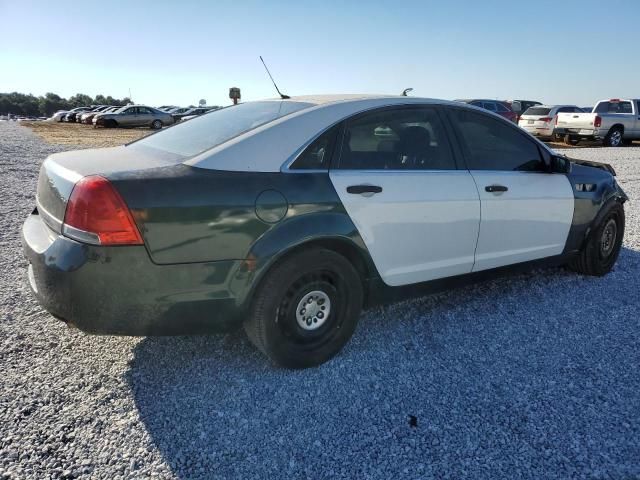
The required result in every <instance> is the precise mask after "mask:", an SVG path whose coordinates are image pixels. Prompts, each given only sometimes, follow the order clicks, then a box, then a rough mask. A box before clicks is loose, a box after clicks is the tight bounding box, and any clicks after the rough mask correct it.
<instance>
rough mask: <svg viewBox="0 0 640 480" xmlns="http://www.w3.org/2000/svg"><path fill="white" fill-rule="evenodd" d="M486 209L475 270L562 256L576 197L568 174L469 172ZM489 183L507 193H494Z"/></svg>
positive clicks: (482, 208) (481, 225)
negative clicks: (505, 189)
mask: <svg viewBox="0 0 640 480" xmlns="http://www.w3.org/2000/svg"><path fill="white" fill-rule="evenodd" d="M471 174H472V175H473V178H474V179H475V181H476V184H477V185H478V191H479V193H480V202H481V210H482V222H481V224H480V235H479V237H478V246H477V248H476V259H475V265H474V267H473V271H474V272H476V271H480V270H487V269H489V268H494V267H500V266H504V265H511V264H515V263H520V262H526V261H529V260H536V259H539V258H544V257H550V256H553V255H559V254H561V253H562V251H563V250H564V247H565V243H566V241H567V236H568V234H569V229H570V227H571V222H572V219H573V209H574V196H573V190H572V188H571V184H570V182H569V180H568V179H567V177H566V176H565V175H561V174H552V173H532V172H497V171H481V170H473V171H471ZM488 185H502V186H505V187H507V188H508V189H509V190H508V191H506V192H496V193H491V192H487V191H485V187H486V186H488Z"/></svg>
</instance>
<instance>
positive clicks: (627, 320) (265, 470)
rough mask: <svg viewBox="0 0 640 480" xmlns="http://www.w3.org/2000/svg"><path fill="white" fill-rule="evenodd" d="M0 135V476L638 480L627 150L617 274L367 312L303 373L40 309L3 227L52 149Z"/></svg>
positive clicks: (238, 353) (21, 131)
mask: <svg viewBox="0 0 640 480" xmlns="http://www.w3.org/2000/svg"><path fill="white" fill-rule="evenodd" d="M63 148H69V147H53V146H49V145H46V144H44V143H43V142H42V141H41V140H40V139H38V137H36V136H34V135H33V134H32V133H30V132H29V131H28V130H27V129H25V128H24V127H20V126H18V125H15V124H10V123H8V122H0V182H1V183H0V185H1V191H2V199H3V202H2V203H0V269H1V271H2V275H1V277H0V367H1V372H2V375H1V376H0V479H7V478H16V479H18V478H19V479H23V478H29V479H31V478H33V479H46V478H104V479H118V478H183V479H186V478H189V479H197V478H242V479H245V478H269V479H273V478H312V479H319V478H429V477H437V478H473V479H480V478H491V479H496V478H531V479H539V478H563V479H566V478H602V479H605V478H606V479H610V478H616V479H630V478H636V479H640V423H639V421H640V369H638V366H639V365H640V350H639V349H638V344H639V341H640V328H639V327H640V320H639V315H638V313H639V311H640V295H638V286H639V279H640V218H639V216H640V208H639V207H638V204H637V203H634V202H633V200H634V199H638V198H640V148H637V147H634V148H620V149H602V148H601V149H576V150H574V151H572V152H571V153H572V155H575V156H579V157H582V158H587V159H596V160H597V159H603V160H606V161H608V162H610V163H612V164H613V165H614V166H615V168H616V170H617V171H618V175H619V180H620V182H621V183H622V184H623V187H624V188H625V190H626V191H627V193H628V194H629V196H630V197H631V199H632V202H629V203H628V204H627V231H626V237H625V242H624V249H623V251H622V253H621V255H620V259H619V261H618V264H617V266H616V268H615V270H614V271H613V272H612V273H611V274H609V275H608V276H606V277H605V278H591V277H584V276H580V275H576V274H572V273H569V272H566V271H564V270H562V269H552V270H545V271H537V272H533V273H531V274H526V275H519V276H516V277H511V278H508V279H504V278H503V279H500V280H496V281H492V282H489V283H484V284H479V285H476V286H472V287H467V288H464V289H461V290H456V291H453V292H449V293H446V294H442V295H439V296H432V297H425V298H421V299H417V300H412V301H407V302H404V303H400V304H395V305H392V306H389V307H385V308H378V309H374V310H371V311H369V312H367V313H366V314H365V315H363V317H362V319H361V322H360V324H359V327H358V330H357V331H356V333H355V336H354V338H353V340H352V341H351V342H350V343H349V345H348V346H347V348H346V349H345V350H344V351H343V352H342V353H341V354H340V355H339V356H338V357H337V358H336V359H334V360H333V361H331V362H329V363H328V364H325V365H323V366H322V367H320V368H317V369H313V370H307V371H295V372H292V371H285V370H280V369H276V368H274V367H272V366H271V365H270V364H268V363H267V362H266V361H265V359H264V358H263V357H262V356H261V355H259V354H258V353H257V352H256V351H255V350H254V349H253V348H252V347H251V346H250V345H249V343H248V341H247V340H246V339H245V338H244V337H243V335H242V334H241V333H237V334H232V335H227V336H209V337H205V336H203V337H181V338H127V337H96V336H88V335H85V334H83V333H80V332H78V331H74V330H71V329H68V328H67V327H65V326H64V325H62V324H61V323H60V322H58V321H56V320H55V319H53V318H52V317H51V316H49V315H48V314H46V313H45V312H44V311H43V310H42V309H41V308H39V307H38V305H37V304H36V302H35V301H34V300H33V299H32V297H31V295H30V293H29V291H28V287H27V286H26V284H25V280H24V278H25V263H24V261H23V259H22V254H21V251H20V240H19V229H20V225H21V223H22V222H23V220H24V218H25V217H26V215H27V214H28V213H29V211H30V210H31V209H32V208H33V197H34V189H35V183H36V175H37V170H38V164H39V163H40V162H41V161H42V160H43V159H44V157H45V156H46V155H47V154H49V153H52V152H54V151H56V150H61V149H63Z"/></svg>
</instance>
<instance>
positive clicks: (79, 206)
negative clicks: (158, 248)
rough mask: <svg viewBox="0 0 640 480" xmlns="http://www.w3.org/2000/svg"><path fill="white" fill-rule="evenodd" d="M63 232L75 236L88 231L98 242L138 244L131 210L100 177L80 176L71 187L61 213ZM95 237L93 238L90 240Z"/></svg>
mask: <svg viewBox="0 0 640 480" xmlns="http://www.w3.org/2000/svg"><path fill="white" fill-rule="evenodd" d="M64 223H65V226H69V227H72V228H73V229H77V230H80V232H78V233H77V234H74V233H73V232H74V231H73V230H72V229H68V231H66V232H65V233H67V234H68V235H69V236H72V237H74V238H76V239H79V240H84V239H85V237H87V236H86V235H84V234H85V233H87V234H89V237H88V238H89V240H87V241H90V242H91V243H98V244H100V245H142V243H143V242H142V237H141V236H140V232H139V231H138V228H137V227H136V224H135V222H134V220H133V217H132V216H131V212H130V211H129V208H128V207H127V205H126V203H124V200H123V199H122V197H121V196H120V194H118V192H117V191H116V189H115V188H113V185H111V183H109V181H108V180H107V179H105V178H103V177H99V176H90V177H84V178H83V179H82V180H80V181H79V182H78V183H76V185H75V186H74V187H73V191H72V192H71V197H70V198H69V202H68V203H67V210H66V212H65V214H64ZM94 240H97V241H94Z"/></svg>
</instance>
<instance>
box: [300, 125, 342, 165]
mask: <svg viewBox="0 0 640 480" xmlns="http://www.w3.org/2000/svg"><path fill="white" fill-rule="evenodd" d="M338 133H339V126H338V125H336V126H335V127H332V128H330V129H329V130H327V131H326V132H324V133H323V134H322V135H320V136H319V137H318V138H316V139H315V140H314V141H313V142H311V144H310V145H309V146H308V147H307V148H305V150H304V152H302V153H301V154H300V156H299V157H298V158H296V160H295V162H293V163H292V164H291V167H290V169H291V170H328V169H329V162H330V161H331V155H332V154H333V149H334V147H335V144H336V139H337V137H338Z"/></svg>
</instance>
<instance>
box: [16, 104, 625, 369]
mask: <svg viewBox="0 0 640 480" xmlns="http://www.w3.org/2000/svg"><path fill="white" fill-rule="evenodd" d="M131 108H134V107H131ZM135 108H140V107H135ZM146 108H148V107H146ZM39 175H40V177H39V181H38V188H37V195H36V202H35V203H36V205H35V206H36V208H35V209H34V210H33V212H32V213H31V214H30V215H29V216H28V218H27V220H26V221H25V224H24V226H23V228H22V243H23V248H24V253H25V256H26V258H27V260H28V263H29V266H28V275H27V277H28V279H29V282H30V285H31V287H32V290H33V292H34V294H35V295H36V297H37V298H38V300H39V301H40V302H41V303H42V305H43V306H44V307H45V308H46V309H47V310H49V311H51V312H52V313H53V314H54V315H55V317H56V318H60V319H64V320H65V321H66V322H68V323H69V324H71V325H75V326H77V327H79V328H80V329H82V330H85V331H88V332H92V333H100V334H120V335H158V334H173V335H178V334H191V333H212V332H222V331H229V330H233V329H235V328H238V327H239V326H240V325H242V324H244V327H245V331H246V332H247V335H248V337H249V339H250V340H251V341H252V342H253V343H254V344H255V345H256V346H257V347H258V349H260V350H261V351H262V352H263V353H265V354H266V355H267V356H268V357H269V358H271V359H272V360H273V361H274V362H276V363H278V364H280V365H283V366H285V367H292V368H302V367H310V366H314V365H318V364H320V363H323V362H325V361H327V360H329V359H330V358H331V357H333V356H334V355H336V354H337V353H338V352H339V351H340V350H341V349H342V347H343V346H344V345H345V344H346V343H347V342H348V341H349V338H350V337H351V335H352V334H353V332H354V331H355V329H356V325H357V323H358V319H359V317H360V312H361V310H362V308H363V307H364V308H366V307H368V306H371V305H375V304H376V303H384V302H385V301H386V302H388V301H392V299H394V298H398V297H401V296H402V295H407V294H408V293H410V292H414V293H415V292H416V291H422V292H424V291H425V290H426V291H428V290H429V289H431V291H433V290H438V289H442V288H443V287H444V286H451V285H452V284H454V282H456V281H457V280H462V281H465V280H466V281H468V280H469V279H470V278H471V279H473V278H476V279H477V278H478V275H485V274H486V273H487V272H489V271H493V272H496V269H503V267H507V266H512V265H518V267H517V268H521V267H522V265H523V264H524V263H528V265H529V266H540V264H541V263H540V262H544V263H545V264H547V265H549V264H556V265H559V264H565V263H568V264H569V265H570V266H571V268H573V269H574V270H577V271H578V272H581V273H583V274H589V275H597V276H602V275H605V274H606V273H608V272H609V271H610V270H611V269H612V267H613V266H614V264H615V262H616V259H617V257H618V254H619V252H620V248H621V245H622V240H623V233H624V206H623V204H624V203H625V201H626V200H627V196H626V195H625V193H624V191H623V190H622V189H621V188H620V186H619V185H618V184H617V183H616V180H615V177H614V175H615V172H614V171H613V169H612V168H611V167H610V166H608V165H605V164H598V163H596V162H587V161H580V160H570V159H568V158H567V157H564V156H560V155H558V154H557V153H555V152H554V151H553V150H551V149H550V148H548V147H547V146H546V145H544V144H543V143H541V142H539V141H538V140H536V139H535V138H533V137H531V136H530V135H527V134H526V133H525V132H523V131H522V129H520V128H518V127H517V126H516V125H514V124H513V123H512V122H509V121H506V120H505V119H502V118H499V117H497V116H496V115H492V114H490V113H488V112H486V111H482V110H480V109H478V108H472V107H470V106H467V105H462V104H460V103H454V102H447V101H440V100H430V99H423V98H414V97H401V96H380V97H371V96H363V97H359V98H358V97H355V96H353V95H351V96H320V97H299V98H295V97H294V98H291V99H289V98H287V99H286V100H281V99H277V100H267V101H261V102H247V103H243V104H240V105H237V106H233V107H228V108H223V109H220V110H217V111H215V112H211V113H209V114H206V115H202V116H200V117H198V118H196V119H193V120H190V121H188V122H185V123H182V124H178V125H176V126H175V127H173V128H168V129H166V130H164V131H161V132H159V133H157V134H156V135H149V136H147V137H145V138H143V139H141V140H139V141H137V142H134V143H131V144H128V145H124V146H120V147H115V148H107V149H93V150H82V151H78V152H64V153H57V154H54V155H52V156H50V157H49V158H47V159H46V160H45V161H44V163H43V164H42V167H41V169H40V174H39ZM578 185H582V186H585V185H589V186H590V187H593V188H589V189H583V188H580V189H579V188H577V187H578ZM483 271H484V272H485V273H484V274H482V273H480V274H478V272H483ZM469 275H471V277H469ZM461 276H465V277H461ZM452 277H455V278H452ZM427 282H428V283H427ZM417 287H420V288H421V290H417ZM549 293H550V294H553V291H552V290H550V292H549Z"/></svg>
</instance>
